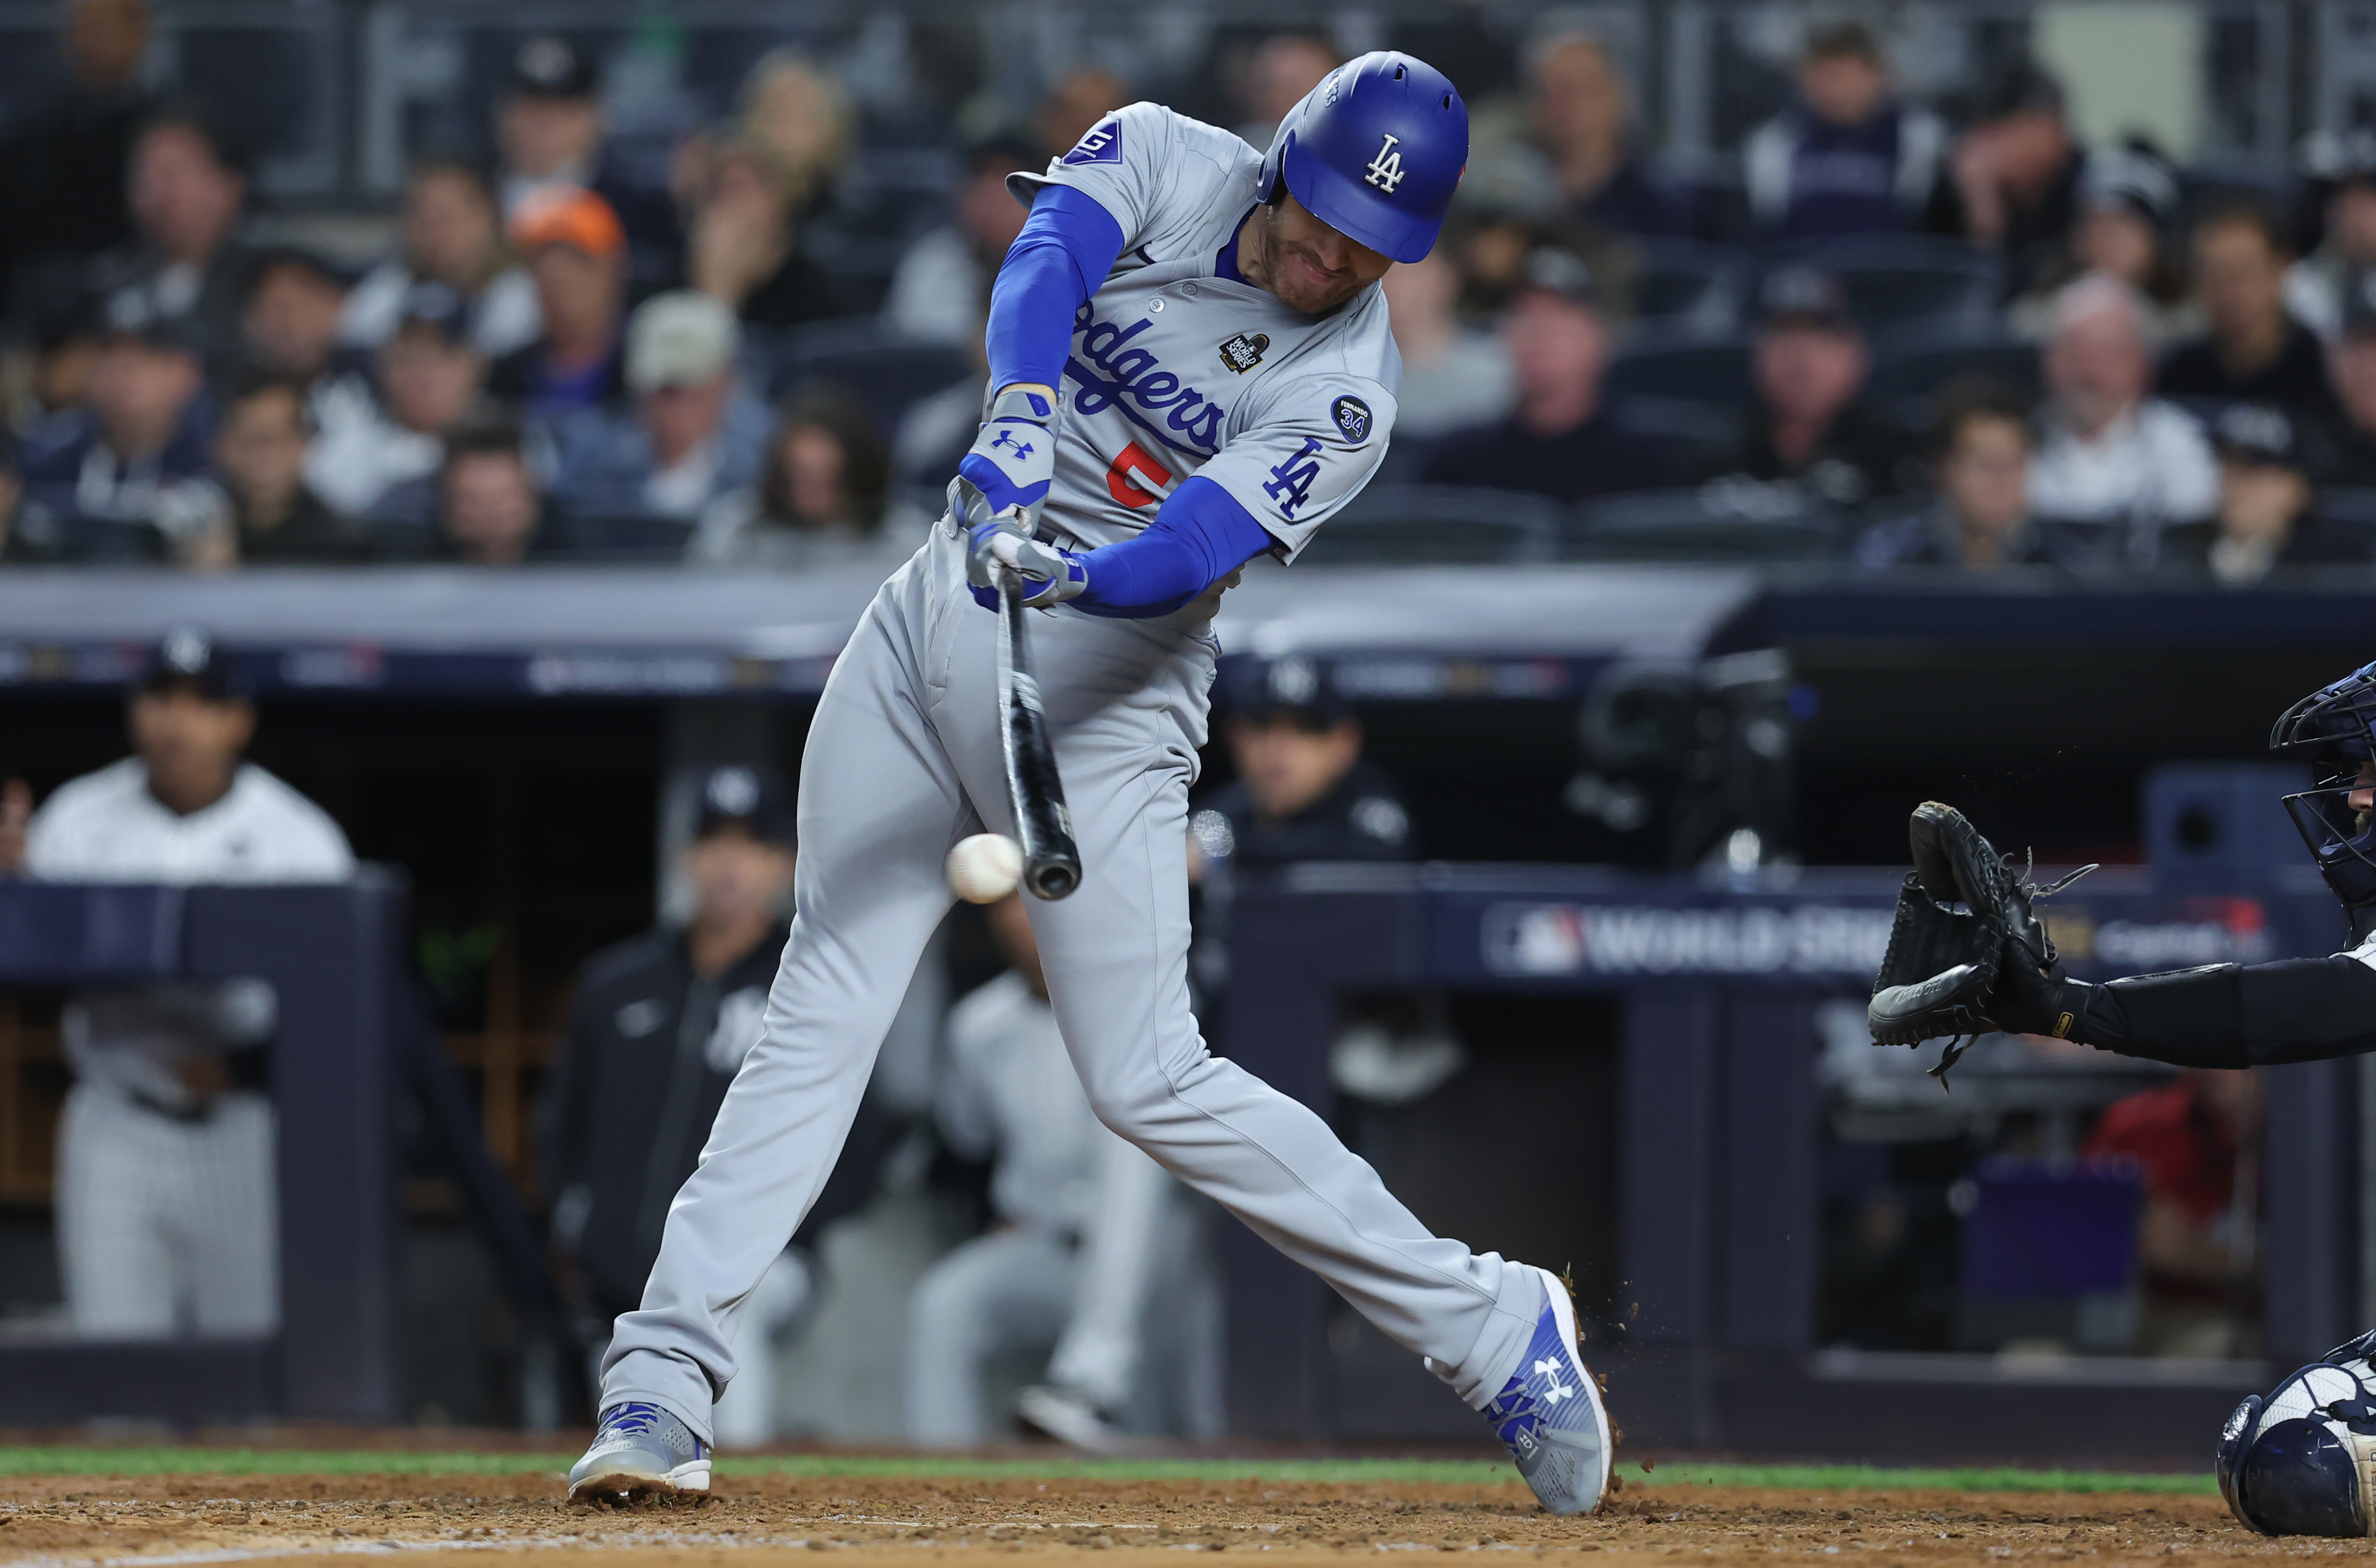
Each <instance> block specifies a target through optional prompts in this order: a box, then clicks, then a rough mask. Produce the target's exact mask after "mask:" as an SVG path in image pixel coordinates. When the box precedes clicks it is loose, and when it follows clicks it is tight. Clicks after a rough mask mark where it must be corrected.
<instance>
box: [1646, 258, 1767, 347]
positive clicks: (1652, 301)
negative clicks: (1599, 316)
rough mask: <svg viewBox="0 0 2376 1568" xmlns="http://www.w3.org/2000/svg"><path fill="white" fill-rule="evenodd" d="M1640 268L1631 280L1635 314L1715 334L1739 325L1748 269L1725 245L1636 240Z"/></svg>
mask: <svg viewBox="0 0 2376 1568" xmlns="http://www.w3.org/2000/svg"><path fill="white" fill-rule="evenodd" d="M1639 244H1640V247H1641V253H1642V266H1641V270H1640V271H1639V272H1638V273H1637V274H1636V275H1635V278H1634V318H1635V319H1636V320H1639V321H1644V322H1657V323H1658V324H1659V325H1660V326H1661V327H1678V328H1685V329H1689V330H1692V331H1696V332H1703V333H1705V334H1708V335H1709V336H1711V337H1713V336H1717V335H1721V334H1726V333H1731V332H1736V331H1739V330H1740V307H1741V300H1742V296H1743V294H1744V292H1745V291H1746V290H1747V288H1748V282H1749V275H1750V272H1751V270H1752V268H1751V266H1750V262H1749V257H1748V256H1747V255H1745V254H1744V253H1742V252H1740V251H1738V250H1735V249H1733V248H1732V247H1731V246H1729V245H1705V244H1698V243H1696V242H1694V241H1691V240H1657V239H1649V240H1643V241H1641V242H1639Z"/></svg>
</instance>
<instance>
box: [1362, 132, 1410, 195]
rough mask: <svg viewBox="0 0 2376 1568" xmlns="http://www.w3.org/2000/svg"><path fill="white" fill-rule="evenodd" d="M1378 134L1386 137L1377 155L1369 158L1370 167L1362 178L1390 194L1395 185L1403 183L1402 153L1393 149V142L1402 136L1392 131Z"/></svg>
mask: <svg viewBox="0 0 2376 1568" xmlns="http://www.w3.org/2000/svg"><path fill="white" fill-rule="evenodd" d="M1378 134H1379V135H1380V136H1382V137H1385V138H1386V139H1385V142H1384V145H1383V146H1381V147H1380V148H1378V156H1376V157H1375V158H1372V159H1371V160H1370V167H1369V169H1368V170H1367V172H1365V173H1364V174H1363V175H1362V178H1364V179H1366V180H1368V181H1369V182H1370V184H1373V185H1375V186H1377V187H1378V189H1380V190H1382V191H1384V192H1385V193H1386V194H1387V195H1388V196H1392V195H1394V194H1395V187H1396V185H1399V184H1402V183H1403V155H1402V154H1401V153H1399V152H1396V150H1395V143H1396V142H1397V141H1400V140H1401V139H1402V138H1401V137H1397V136H1396V135H1395V134H1394V133H1393V132H1392V131H1381V132H1379V133H1378Z"/></svg>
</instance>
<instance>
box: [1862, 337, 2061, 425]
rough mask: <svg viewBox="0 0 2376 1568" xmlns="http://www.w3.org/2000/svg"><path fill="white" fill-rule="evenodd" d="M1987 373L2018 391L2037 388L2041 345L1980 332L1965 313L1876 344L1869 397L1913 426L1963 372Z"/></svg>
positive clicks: (1892, 416) (1887, 415)
mask: <svg viewBox="0 0 2376 1568" xmlns="http://www.w3.org/2000/svg"><path fill="white" fill-rule="evenodd" d="M1967 375H1969V376H1984V377H1986V378H1988V379H1990V380H1992V381H1999V382H2002V383H2003V384H2005V385H2006V386H2011V387H2012V388H2013V389H2014V391H2016V392H2019V393H2022V394H2024V395H2026V396H2029V397H2035V396H2037V376H2038V367H2037V346H2036V345H2035V344H2031V343H2025V342H2023V341H2021V340H2020V339H2017V338H2009V337H2006V336H2004V335H2003V333H2002V331H2001V330H1999V329H1994V328H1990V329H1985V330H1980V331H1975V330H1974V328H1973V325H1972V323H1971V322H1969V321H1968V320H1966V319H1964V318H1961V317H1954V318H1950V319H1947V320H1931V321H1924V322H1916V323H1913V324H1910V325H1908V326H1907V327H1903V328H1900V329H1899V330H1898V331H1895V332H1893V333H1891V334H1889V335H1888V336H1887V337H1885V338H1883V339H1882V340H1881V341H1880V342H1879V343H1878V344H1876V345H1875V346H1874V350H1873V373H1872V381H1871V384H1870V385H1869V386H1867V387H1866V388H1865V400H1866V401H1867V402H1868V403H1870V404H1871V406H1872V407H1873V408H1874V409H1875V410H1878V411H1879V412H1880V413H1881V414H1882V415H1883V416H1884V417H1885V418H1888V419H1892V420H1895V422H1898V423H1899V424H1901V425H1903V426H1905V427H1906V428H1907V429H1908V430H1919V429H1921V428H1922V427H1923V426H1924V425H1926V424H1928V423H1929V422H1930V420H1931V404H1932V402H1933V400H1934V399H1935V398H1937V397H1938V395H1939V392H1940V389H1941V388H1942V387H1944V386H1946V385H1947V384H1948V383H1950V382H1952V381H1954V380H1957V379H1959V378H1960V377H1963V376H1967Z"/></svg>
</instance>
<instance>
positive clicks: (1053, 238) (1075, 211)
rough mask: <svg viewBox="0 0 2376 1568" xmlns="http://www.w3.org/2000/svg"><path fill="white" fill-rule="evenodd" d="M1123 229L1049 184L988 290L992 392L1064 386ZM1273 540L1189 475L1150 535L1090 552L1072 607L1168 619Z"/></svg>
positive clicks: (1210, 485)
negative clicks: (1080, 322)
mask: <svg viewBox="0 0 2376 1568" xmlns="http://www.w3.org/2000/svg"><path fill="white" fill-rule="evenodd" d="M1122 248H1123V232H1122V225H1121V224H1119V223H1117V222H1115V221H1114V219H1113V215H1112V214H1111V213H1110V212H1108V211H1107V210H1106V209H1105V208H1103V207H1101V206H1099V204H1098V202H1097V200H1096V198H1094V197H1092V196H1085V195H1083V194H1082V193H1081V192H1079V191H1077V190H1075V189H1074V188H1073V187H1071V186H1070V185H1044V186H1042V187H1041V188H1040V193H1039V195H1038V196H1037V197H1036V198H1035V199H1034V200H1033V202H1032V204H1031V216H1030V217H1029V218H1028V219H1026V220H1024V224H1023V232H1021V233H1020V234H1017V235H1016V238H1015V244H1013V245H1012V246H1010V247H1009V248H1008V250H1007V253H1006V259H1005V261H1004V262H1003V263H1001V264H1000V266H999V268H998V281H997V283H996V284H995V285H993V286H992V289H991V292H990V327H989V343H988V347H989V350H990V384H991V386H992V387H1005V386H1015V385H1016V384H1017V383H1022V384H1025V385H1037V386H1062V385H1063V378H1064V355H1065V352H1066V350H1067V349H1068V348H1069V347H1070V345H1071V343H1072V341H1073V323H1074V320H1075V317H1076V316H1078V315H1079V314H1080V309H1081V306H1082V305H1083V304H1085V303H1087V301H1088V299H1089V297H1090V296H1091V295H1093V294H1095V293H1096V292H1097V291H1098V290H1099V288H1100V287H1102V286H1103V284H1104V283H1105V280H1106V275H1107V274H1108V273H1110V272H1111V271H1112V270H1113V265H1114V262H1115V261H1116V259H1118V258H1119V257H1120V256H1121V255H1122ZM1274 542H1275V541H1274V540H1272V538H1271V536H1270V534H1269V532H1268V531H1267V530H1265V529H1264V528H1263V526H1262V524H1260V523H1258V522H1256V521H1255V520H1254V517H1253V514H1252V513H1251V512H1248V511H1247V510H1246V509H1245V508H1244V507H1243V506H1241V505H1238V503H1237V502H1236V501H1235V500H1234V499H1233V498H1231V496H1230V493H1229V492H1228V491H1226V490H1223V489H1222V488H1221V487H1220V486H1219V485H1218V484H1216V483H1214V482H1213V481H1211V480H1208V479H1198V478H1196V477H1194V476H1193V475H1192V476H1191V477H1190V478H1189V479H1188V480H1187V481H1185V482H1183V483H1182V485H1181V486H1180V488H1179V489H1178V490H1176V491H1174V492H1172V493H1171V497H1170V500H1168V501H1166V502H1164V504H1163V508H1162V510H1161V511H1159V512H1158V513H1157V514H1156V516H1155V521H1154V522H1153V523H1151V524H1149V525H1148V527H1147V529H1146V531H1145V532H1144V533H1141V534H1138V535H1136V536H1135V537H1133V538H1130V539H1126V540H1119V541H1117V542H1115V543H1112V544H1109V545H1106V546H1104V547H1102V548H1100V549H1098V550H1093V551H1090V552H1087V554H1086V555H1085V556H1083V560H1084V561H1086V562H1087V566H1088V578H1089V580H1088V586H1087V588H1084V589H1083V590H1082V592H1081V595H1080V597H1079V598H1078V599H1076V600H1074V602H1075V604H1077V605H1078V606H1079V607H1080V608H1081V609H1083V610H1086V611H1087V612H1090V613H1091V614H1093V615H1110V616H1115V617H1119V618H1123V619H1129V620H1137V619H1144V618H1146V617H1149V616H1156V615H1169V614H1170V613H1171V612H1173V611H1175V610H1178V609H1180V608H1181V607H1182V606H1183V605H1186V604H1187V603H1189V602H1190V601H1191V600H1194V599H1195V598H1196V597H1197V596H1198V595H1200V594H1202V593H1203V592H1204V591H1205V590H1206V588H1211V587H1212V586H1213V585H1214V584H1215V583H1217V582H1218V581H1220V580H1221V579H1222V578H1223V577H1226V576H1229V575H1230V573H1231V572H1234V571H1236V570H1237V569H1238V568H1239V567H1241V566H1242V565H1244V564H1246V563H1247V562H1248V561H1251V560H1252V559H1253V558H1254V557H1255V556H1257V555H1260V554H1261V553H1263V552H1265V551H1266V550H1268V549H1270V548H1271V547H1272V545H1273V543H1274Z"/></svg>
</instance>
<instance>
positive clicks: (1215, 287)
mask: <svg viewBox="0 0 2376 1568" xmlns="http://www.w3.org/2000/svg"><path fill="white" fill-rule="evenodd" d="M1261 169H1262V155H1261V154H1260V153H1258V152H1256V151H1255V150H1254V149H1253V148H1251V147H1248V146H1247V145H1246V144H1245V143H1244V142H1242V141H1240V140H1239V139H1238V138H1237V137H1234V136H1232V135H1230V133H1229V132H1227V131H1224V130H1218V129H1216V128H1215V127H1213V126H1211V125H1201V124H1199V123H1198V122H1196V121H1194V120H1191V119H1189V118H1188V117H1187V116H1186V115H1184V114H1175V113H1172V112H1171V111H1170V110H1169V109H1165V108H1163V107H1161V106H1160V105H1158V104H1153V103H1134V104H1132V105H1131V106H1130V107H1129V108H1127V109H1123V110H1120V111H1117V112H1116V113H1113V114H1111V115H1110V116H1109V117H1107V118H1106V119H1104V120H1102V121H1100V122H1099V124H1098V125H1096V126H1095V127H1094V128H1092V129H1091V130H1090V131H1089V133H1088V134H1087V136H1085V137H1082V138H1081V141H1080V145H1079V146H1077V147H1075V148H1073V150H1072V151H1070V152H1068V153H1066V154H1064V156H1063V157H1062V158H1059V159H1055V160H1052V161H1051V162H1050V163H1049V165H1048V172H1046V173H1044V174H1012V175H1009V176H1008V177H1007V184H1008V185H1009V186H1010V187H1011V188H1013V189H1014V190H1015V191H1016V195H1017V196H1024V197H1026V198H1027V199H1028V196H1029V194H1030V192H1031V191H1032V190H1034V189H1035V188H1037V187H1039V186H1041V185H1070V186H1072V187H1073V188H1074V189H1075V190H1077V191H1079V192H1081V193H1082V194H1083V195H1085V196H1089V197H1092V198H1093V199H1095V200H1096V202H1097V204H1098V205H1099V206H1100V207H1102V208H1105V209H1106V211H1107V212H1109V213H1111V215H1112V216H1113V220H1114V221H1115V222H1116V223H1117V224H1119V225H1120V226H1121V228H1122V236H1123V254H1122V258H1121V260H1119V261H1118V262H1116V263H1115V264H1114V269H1113V271H1112V273H1111V275H1109V276H1108V277H1107V279H1106V280H1105V284H1104V286H1103V287H1101V288H1100V289H1099V290H1098V291H1097V294H1096V296H1095V297H1094V298H1092V299H1091V300H1090V301H1089V303H1087V305H1086V306H1084V307H1083V308H1082V311H1081V314H1080V315H1079V317H1078V318H1077V319H1076V320H1075V324H1074V327H1073V341H1072V345H1071V349H1070V351H1069V352H1068V353H1067V355H1066V356H1065V361H1064V386H1063V395H1064V400H1065V404H1066V407H1065V409H1064V413H1063V421H1062V423H1061V426H1060V430H1059V434H1058V438H1057V443H1056V476H1055V481H1054V482H1053V483H1052V484H1051V486H1050V488H1049V492H1048V500H1047V504H1046V505H1045V506H1044V507H1042V509H1041V512H1040V516H1041V517H1042V518H1043V519H1045V520H1046V521H1048V522H1050V523H1052V524H1054V525H1055V526H1056V527H1058V528H1060V529H1063V530H1064V531H1065V532H1066V533H1068V534H1071V535H1072V536H1073V537H1074V538H1075V539H1076V540H1080V541H1081V542H1083V543H1085V544H1089V545H1099V544H1108V543H1111V542H1112V541H1113V540H1118V539H1125V538H1127V537H1129V536H1130V535H1132V534H1134V533H1136V532H1137V531H1138V530H1139V529H1143V528H1145V527H1146V525H1147V524H1148V523H1150V522H1152V521H1154V519H1155V514H1156V511H1157V509H1158V507H1160V506H1161V505H1162V504H1163V501H1164V498H1165V497H1166V496H1168V495H1170V493H1172V492H1173V491H1175V490H1177V489H1178V488H1179V487H1180V483H1181V481H1183V480H1185V479H1186V478H1187V477H1188V476H1189V475H1191V474H1202V475H1203V476H1204V477H1205V478H1206V479H1208V480H1211V481H1213V482H1214V483H1216V484H1218V485H1219V486H1220V487H1221V488H1222V489H1224V490H1226V491H1228V492H1229V493H1230V496H1231V497H1232V498H1233V499H1235V500H1236V501H1237V503H1238V505H1241V506H1243V507H1244V508H1245V509H1246V510H1247V511H1248V512H1250V513H1252V514H1253V516H1254V517H1255V518H1256V519H1258V520H1259V521H1260V522H1261V523H1262V525H1263V527H1264V528H1265V529H1269V530H1270V533H1271V535H1272V537H1273V538H1275V539H1277V540H1278V541H1279V544H1280V546H1281V553H1283V554H1284V555H1285V556H1286V557H1287V558H1288V559H1289V560H1292V559H1293V558H1294V557H1295V555H1296V554H1297V553H1298V552H1301V550H1302V548H1303V546H1304V543H1305V541H1306V540H1310V539H1311V537H1312V534H1313V530H1314V529H1317V528H1319V526H1320V525H1321V524H1322V523H1324V522H1325V521H1326V520H1327V519H1328V518H1329V517H1331V516H1333V515H1334V514H1335V513H1336V512H1337V509H1338V508H1340V507H1342V506H1343V505H1345V503H1346V502H1348V501H1349V500H1351V499H1352V498H1353V497H1354V496H1355V495H1356V494H1358V493H1360V489H1361V487H1362V486H1363V485H1365V484H1367V483H1368V482H1369V481H1370V476H1371V475H1372V474H1373V473H1375V472H1376V471H1377V469H1378V464H1379V463H1380V462H1381V461H1382V460H1383V459H1384V457H1385V455H1386V443H1387V439H1388V438H1389V437H1390V436H1391V435H1392V434H1393V433H1394V424H1395V393H1396V390H1397V389H1398V388H1399V387H1400V386H1401V385H1402V375H1403V370H1402V357H1401V355H1400V354H1399V353H1398V352H1397V351H1396V349H1395V339H1394V335H1393V333H1392V332H1390V331H1389V330H1388V329H1387V323H1386V296H1385V291H1384V290H1383V289H1381V288H1379V287H1378V286H1377V285H1376V284H1374V283H1373V284H1372V285H1371V286H1370V287H1368V288H1366V289H1364V290H1362V291H1360V293H1358V294H1356V295H1354V296H1353V298H1351V299H1350V300H1348V301H1346V302H1345V303H1344V304H1343V305H1341V306H1339V307H1338V308H1337V309H1336V310H1334V311H1331V312H1330V313H1329V314H1327V315H1323V316H1316V317H1315V316H1309V315H1302V314H1301V312H1298V311H1293V310H1290V309H1289V308H1288V307H1287V306H1286V305H1284V304H1282V303H1279V301H1278V299H1277V296H1276V295H1274V294H1272V293H1271V292H1270V291H1268V290H1266V289H1260V288H1256V287H1255V286H1254V285H1253V284H1251V283H1246V282H1242V281H1240V280H1238V279H1235V278H1232V277H1224V276H1222V275H1221V273H1222V267H1223V261H1222V250H1223V247H1224V246H1230V245H1233V244H1235V241H1236V238H1237V233H1238V228H1239V225H1240V224H1241V223H1243V222H1244V221H1245V218H1246V214H1248V213H1249V212H1252V211H1253V209H1254V208H1255V207H1256V206H1258V205H1259V203H1260V197H1259V195H1258V192H1257V186H1256V177H1257V175H1258V174H1259V173H1260V172H1261ZM1230 270H1231V271H1234V270H1235V267H1234V265H1232V266H1231V267H1230Z"/></svg>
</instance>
